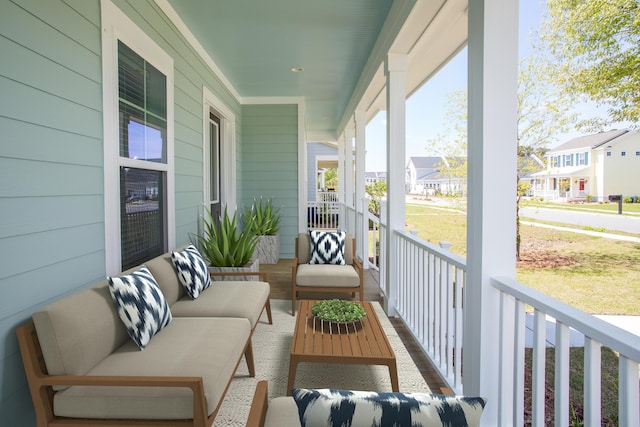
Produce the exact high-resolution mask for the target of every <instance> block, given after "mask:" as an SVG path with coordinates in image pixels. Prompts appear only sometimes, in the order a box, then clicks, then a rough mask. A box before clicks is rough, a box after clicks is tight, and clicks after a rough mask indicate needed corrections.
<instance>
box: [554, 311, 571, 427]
mask: <svg viewBox="0 0 640 427" xmlns="http://www.w3.org/2000/svg"><path fill="white" fill-rule="evenodd" d="M554 413H555V425H557V426H568V425H569V327H568V326H567V325H564V324H563V323H562V322H560V321H558V320H556V365H555V382H554Z"/></svg>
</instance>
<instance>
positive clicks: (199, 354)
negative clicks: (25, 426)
mask: <svg viewBox="0 0 640 427" xmlns="http://www.w3.org/2000/svg"><path fill="white" fill-rule="evenodd" d="M250 332H251V330H250V325H249V321H248V320H247V319H233V318H174V319H173V321H172V322H171V324H170V325H168V326H167V327H166V328H164V329H162V330H161V331H160V332H158V333H157V334H156V335H155V336H154V338H153V340H151V341H150V342H149V344H148V345H147V347H146V348H145V350H144V351H139V350H138V348H137V346H136V344H135V343H134V342H133V341H127V342H125V344H124V345H122V346H121V347H120V348H118V349H117V350H116V351H115V352H114V353H112V354H111V355H109V356H107V357H106V358H105V359H104V360H103V361H102V362H100V363H98V364H97V365H96V366H95V367H94V368H93V369H91V370H89V372H87V375H105V376H114V375H116V376H117V375H135V376H189V377H202V379H203V384H204V391H205V396H206V400H207V409H208V413H209V414H211V413H213V411H214V410H215V409H216V407H217V406H218V403H219V402H220V400H221V399H222V397H223V394H224V390H225V388H226V387H227V384H228V382H229V379H230V378H232V376H233V373H234V371H235V368H236V364H237V362H238V360H239V359H240V357H241V356H242V354H243V352H244V346H245V344H246V343H247V341H248V339H249V335H250ZM54 413H55V414H56V415H58V416H65V417H74V418H105V419H114V418H132V419H141V418H149V419H185V418H193V394H192V392H191V390H189V389H187V388H177V387H174V388H152V387H86V386H71V387H69V388H67V389H66V390H64V391H60V392H58V393H56V395H55V397H54Z"/></svg>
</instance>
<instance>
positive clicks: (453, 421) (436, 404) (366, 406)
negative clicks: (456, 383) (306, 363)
mask: <svg viewBox="0 0 640 427" xmlns="http://www.w3.org/2000/svg"><path fill="white" fill-rule="evenodd" d="M292 396H293V398H294V400H295V402H296V405H297V409H298V416H299V418H300V424H301V425H302V427H327V426H333V427H342V426H346V425H348V426H351V427H369V426H374V425H383V426H386V425H389V426H391V425H393V426H394V427H440V426H442V427H448V426H459V427H467V426H478V425H479V424H480V416H481V415H482V411H483V409H484V405H485V404H486V399H483V398H480V397H464V396H445V395H440V394H429V393H382V392H380V393H378V392H368V391H350V390H333V389H293V391H292Z"/></svg>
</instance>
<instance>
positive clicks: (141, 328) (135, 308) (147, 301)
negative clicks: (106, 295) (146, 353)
mask: <svg viewBox="0 0 640 427" xmlns="http://www.w3.org/2000/svg"><path fill="white" fill-rule="evenodd" d="M109 291H110V292H111V298H113V303H114V305H115V307H116V311H117V312H118V315H119V316H120V319H121V320H122V323H124V325H125V327H126V328H127V332H128V333H129V336H130V337H131V339H132V340H133V341H134V342H135V343H136V344H137V345H138V348H140V350H144V348H145V347H146V346H147V344H149V341H150V340H151V337H153V336H154V335H155V334H157V333H158V332H160V331H161V330H162V328H164V327H165V326H167V325H168V324H169V323H170V322H171V311H170V310H169V304H167V300H166V299H165V297H164V295H163V294H162V291H161V290H160V287H159V286H158V283H157V282H156V279H154V278H153V276H152V275H151V272H150V271H149V270H148V269H147V267H144V266H142V267H140V269H138V270H136V271H134V272H133V273H131V274H127V275H125V276H120V277H109Z"/></svg>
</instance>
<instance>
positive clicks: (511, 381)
mask: <svg viewBox="0 0 640 427" xmlns="http://www.w3.org/2000/svg"><path fill="white" fill-rule="evenodd" d="M492 283H493V285H494V286H495V287H496V288H497V289H498V290H500V292H501V293H502V298H501V305H502V308H501V319H502V320H501V325H502V328H501V338H502V339H501V349H500V357H501V363H500V366H501V367H502V373H501V381H500V408H501V410H500V420H501V422H500V424H501V425H523V424H524V418H523V417H524V370H525V366H524V349H525V316H526V313H525V306H530V307H532V308H533V310H534V321H533V349H532V352H533V358H532V368H531V371H532V372H531V378H532V390H531V393H532V408H531V410H532V417H533V419H532V423H531V425H532V426H544V425H545V417H544V415H545V412H544V411H545V362H546V357H545V354H546V347H547V343H546V341H547V339H546V330H547V322H548V320H549V318H553V319H555V373H554V378H555V382H554V384H553V391H554V416H555V425H557V426H567V425H569V333H570V330H575V331H577V332H579V333H581V334H583V335H584V337H585V338H584V402H583V406H584V425H585V426H600V425H601V409H600V408H601V383H600V379H601V365H600V363H601V352H600V351H601V348H602V347H603V346H605V347H609V348H610V349H611V350H613V351H614V352H616V353H618V354H619V364H618V367H619V372H618V398H619V404H618V417H619V419H618V420H617V425H620V426H638V425H640V414H639V404H640V395H639V391H638V366H639V365H638V364H639V362H640V337H638V336H636V335H634V334H631V333H629V332H627V331H625V330H623V329H620V328H618V327H616V326H614V325H612V324H610V323H608V322H605V321H603V320H601V319H598V318H596V317H594V316H591V315H589V314H587V313H584V312H583V311H580V310H578V309H577V308H575V307H572V306H570V305H567V304H564V303H562V302H560V301H558V300H556V299H554V298H551V297H550V296H548V295H545V294H543V293H541V292H538V291H536V290H534V289H531V288H529V287H527V286H524V285H522V284H521V283H518V282H517V281H515V280H513V279H510V278H504V277H493V278H492Z"/></svg>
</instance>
